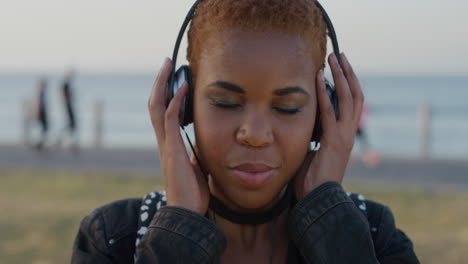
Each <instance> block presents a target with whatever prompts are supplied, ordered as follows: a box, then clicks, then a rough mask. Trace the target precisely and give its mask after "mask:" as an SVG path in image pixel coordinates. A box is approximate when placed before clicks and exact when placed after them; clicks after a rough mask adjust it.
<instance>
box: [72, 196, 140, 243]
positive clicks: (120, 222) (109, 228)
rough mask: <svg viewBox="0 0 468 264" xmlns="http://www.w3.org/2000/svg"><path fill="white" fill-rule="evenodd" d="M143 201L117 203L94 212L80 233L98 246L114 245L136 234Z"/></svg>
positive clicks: (131, 200)
mask: <svg viewBox="0 0 468 264" xmlns="http://www.w3.org/2000/svg"><path fill="white" fill-rule="evenodd" d="M140 206H141V199H136V198H133V199H125V200H119V201H115V202H112V203H109V204H106V205H104V206H101V207H99V208H96V209H94V210H92V211H91V212H90V213H89V214H88V215H87V216H86V217H85V218H84V219H83V220H82V221H81V225H80V231H81V232H85V233H87V234H88V235H89V237H90V238H93V239H94V240H96V241H97V242H100V243H98V244H108V245H113V244H115V243H116V242H117V241H120V240H121V239H122V238H123V237H125V236H128V235H129V234H131V233H132V231H133V232H134V230H135V229H136V227H137V224H138V219H137V214H138V210H139V208H140Z"/></svg>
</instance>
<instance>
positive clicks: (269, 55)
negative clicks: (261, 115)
mask: <svg viewBox="0 0 468 264" xmlns="http://www.w3.org/2000/svg"><path fill="white" fill-rule="evenodd" d="M312 52H313V49H312V48H308V47H307V45H306V42H305V41H304V40H303V38H302V37H301V36H300V35H299V34H294V33H282V32H252V31H243V30H226V31H222V32H219V33H216V34H212V38H210V40H208V41H207V43H206V45H205V46H204V50H203V51H202V56H201V57H200V63H199V66H200V68H199V72H198V73H199V74H200V76H199V77H200V78H201V79H205V78H204V77H209V78H210V79H216V78H217V79H222V80H226V81H233V82H238V80H236V79H243V80H245V79H246V78H261V79H263V80H264V81H265V82H268V81H271V82H276V83H278V85H280V83H281V85H283V84H285V83H284V82H287V81H294V80H296V82H297V80H298V79H301V78H302V79H304V76H309V75H311V73H314V72H316V71H317V70H318V67H317V66H316V65H314V60H313V54H312ZM313 75H314V74H313ZM314 76H315V75H314ZM230 78H232V79H230ZM296 85H297V84H296Z"/></svg>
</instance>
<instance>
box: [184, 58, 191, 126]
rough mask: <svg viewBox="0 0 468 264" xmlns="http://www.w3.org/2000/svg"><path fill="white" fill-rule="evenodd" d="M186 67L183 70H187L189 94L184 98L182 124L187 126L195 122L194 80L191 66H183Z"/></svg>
mask: <svg viewBox="0 0 468 264" xmlns="http://www.w3.org/2000/svg"><path fill="white" fill-rule="evenodd" d="M182 68H183V69H184V70H183V71H184V72H185V76H186V81H187V84H188V91H187V94H186V95H185V100H184V109H185V111H184V119H183V122H182V126H187V125H189V124H191V123H193V82H192V71H191V70H190V67H189V66H187V65H184V66H182Z"/></svg>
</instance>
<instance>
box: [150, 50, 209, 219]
mask: <svg viewBox="0 0 468 264" xmlns="http://www.w3.org/2000/svg"><path fill="white" fill-rule="evenodd" d="M171 70H172V62H171V61H170V60H169V59H167V58H166V60H165V61H164V64H163V66H162V68H161V70H160V72H159V74H158V77H157V78H156V81H155V82H154V84H153V88H152V90H151V95H150V98H149V101H148V108H149V113H150V116H151V123H152V124H153V128H154V132H155V134H156V138H157V142H158V150H159V157H160V160H161V166H162V171H163V176H164V183H165V187H166V193H167V205H169V206H179V207H183V208H186V209H189V210H192V211H195V212H197V213H199V214H201V215H205V214H206V212H207V210H208V203H209V189H208V183H207V180H206V179H205V176H204V175H203V173H202V172H201V170H200V167H199V165H198V164H197V161H196V159H195V158H193V157H192V158H191V159H190V158H189V156H188V154H187V151H186V148H185V145H184V142H183V140H182V136H181V134H180V125H179V124H180V123H179V111H180V108H181V104H182V103H183V101H184V97H185V94H186V93H187V90H188V84H187V83H185V84H184V85H183V86H182V88H181V89H179V91H177V93H176V94H175V96H174V99H172V101H171V102H170V103H169V105H168V106H167V107H166V102H167V86H168V80H169V77H170V74H171ZM192 155H193V154H192Z"/></svg>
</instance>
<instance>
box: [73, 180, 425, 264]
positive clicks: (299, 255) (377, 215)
mask: <svg viewBox="0 0 468 264" xmlns="http://www.w3.org/2000/svg"><path fill="white" fill-rule="evenodd" d="M164 205H165V196H164V192H160V193H150V194H149V195H147V196H146V197H145V198H144V199H143V200H141V199H127V200H122V201H117V202H114V203H111V204H109V205H106V206H104V207H101V208H99V209H96V210H94V211H92V212H91V213H90V214H89V215H88V216H86V217H85V218H84V219H83V221H82V222H81V225H80V229H79V232H78V234H77V236H76V239H75V243H74V246H73V255H72V263H103V264H105V263H219V260H220V258H221V255H222V253H223V251H224V249H225V247H226V240H225V238H224V235H223V233H222V232H221V231H220V229H218V228H217V226H216V225H215V223H213V222H212V221H210V220H209V219H208V218H206V217H204V216H202V215H200V214H197V213H195V212H193V211H190V210H187V209H184V208H179V207H173V206H164ZM288 232H289V236H290V237H289V239H290V243H289V248H288V257H287V263H337V264H338V263H339V264H343V263H362V264H364V263H419V261H418V259H417V257H416V255H415V252H414V250H413V245H412V243H411V241H410V240H409V238H408V237H407V236H406V235H405V234H404V233H403V232H402V231H400V230H399V229H397V228H396V227H395V222H394V218H393V215H392V213H391V211H390V209H389V208H388V207H386V206H384V205H381V204H379V203H376V202H372V201H368V200H365V199H364V198H363V197H362V195H357V194H351V193H345V192H344V191H343V189H342V187H341V185H339V184H337V183H333V182H328V183H325V184H323V185H321V186H319V187H318V188H317V189H315V190H314V191H312V192H311V193H309V194H308V195H307V196H306V197H305V198H304V199H303V200H301V201H299V202H297V203H296V204H295V206H294V207H293V208H292V209H291V210H290V214H289V218H288Z"/></svg>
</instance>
